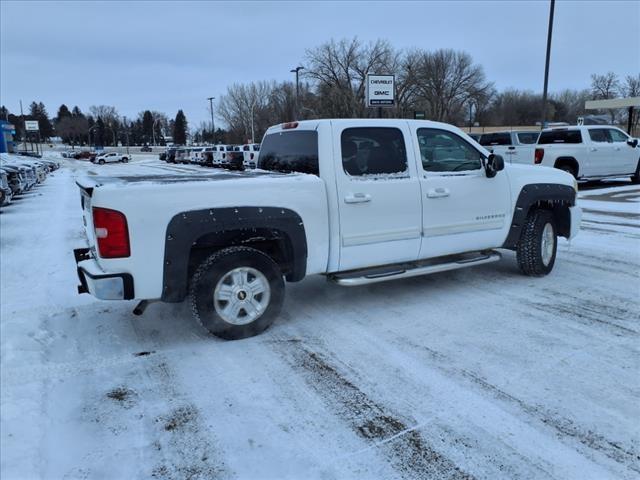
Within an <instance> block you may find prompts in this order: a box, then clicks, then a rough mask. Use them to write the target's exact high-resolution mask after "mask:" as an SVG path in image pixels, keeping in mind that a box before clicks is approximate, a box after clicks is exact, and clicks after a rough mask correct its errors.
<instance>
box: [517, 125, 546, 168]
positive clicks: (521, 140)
mask: <svg viewBox="0 0 640 480" xmlns="http://www.w3.org/2000/svg"><path fill="white" fill-rule="evenodd" d="M513 135H515V137H516V138H515V140H516V142H515V147H516V148H515V153H514V154H513V155H512V157H511V158H512V162H511V163H521V164H523V165H533V164H534V152H535V148H536V143H537V142H538V136H539V135H540V132H517V133H514V134H513Z"/></svg>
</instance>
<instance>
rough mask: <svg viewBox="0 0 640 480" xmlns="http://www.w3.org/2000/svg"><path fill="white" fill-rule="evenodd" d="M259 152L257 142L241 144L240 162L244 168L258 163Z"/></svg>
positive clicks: (253, 166)
mask: <svg viewBox="0 0 640 480" xmlns="http://www.w3.org/2000/svg"><path fill="white" fill-rule="evenodd" d="M259 152H260V144H259V143H248V144H245V145H242V154H243V155H244V158H243V161H242V163H243V165H244V168H245V169H247V168H256V165H257V164H258V155H259Z"/></svg>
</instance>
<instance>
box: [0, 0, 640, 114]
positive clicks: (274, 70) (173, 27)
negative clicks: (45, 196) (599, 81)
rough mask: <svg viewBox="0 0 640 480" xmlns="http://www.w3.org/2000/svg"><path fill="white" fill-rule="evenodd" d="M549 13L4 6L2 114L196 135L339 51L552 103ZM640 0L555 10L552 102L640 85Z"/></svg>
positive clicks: (499, 5)
mask: <svg viewBox="0 0 640 480" xmlns="http://www.w3.org/2000/svg"><path fill="white" fill-rule="evenodd" d="M548 13H549V3H548V1H543V0H541V1H533V2H522V1H513V2H507V1H504V2H488V1H487V2H484V1H472V2H463V1H460V2H442V3H439V2H407V3H403V2H374V1H360V2H351V3H346V2H340V3H338V2H336V3H333V2H302V1H299V2H233V3H231V2H229V3H227V2H204V1H198V2H192V3H190V2H169V1H158V2H153V1H146V2H139V3H134V2H121V3H120V2H105V3H99V2H93V1H92V2H79V1H73V2H68V3H65V2H49V1H46V2H34V1H30V2H12V1H5V0H2V1H1V2H0V22H1V29H0V30H1V33H0V35H1V38H0V40H1V42H0V53H1V65H0V103H2V104H4V105H6V106H7V108H8V109H9V110H10V111H11V112H14V113H19V100H20V99H22V101H23V103H24V104H25V106H26V105H28V104H29V103H30V102H31V101H32V100H37V101H42V102H44V103H45V105H46V107H47V109H48V111H49V114H50V115H51V116H54V115H55V113H56V112H57V109H58V107H59V106H60V104H61V103H65V104H66V105H67V106H69V108H71V107H72V106H74V105H78V106H80V108H81V109H82V110H83V111H85V110H87V109H88V107H89V106H90V105H96V104H106V105H114V106H115V107H116V108H117V109H118V111H119V112H120V114H121V115H126V116H128V117H135V116H136V115H137V113H138V112H139V111H141V110H143V109H151V110H159V111H163V112H165V113H167V115H169V116H170V117H173V116H175V113H176V111H177V110H178V109H179V108H182V109H183V110H184V112H185V114H186V116H187V119H188V120H189V122H190V125H191V126H196V125H197V124H198V123H200V122H201V121H204V120H207V119H208V118H209V113H208V102H207V101H206V97H209V96H216V97H217V96H219V95H221V94H223V93H224V92H225V90H226V87H227V86H228V85H230V84H232V83H235V82H250V81H253V80H272V79H273V80H285V79H292V78H293V74H291V73H289V71H290V70H291V68H293V67H295V66H297V65H300V64H301V65H304V54H305V50H306V49H308V48H312V47H314V46H317V45H320V44H321V43H323V42H325V41H327V40H329V39H331V38H332V37H333V38H335V39H340V38H343V37H348V38H351V37H353V36H357V37H358V38H360V39H361V40H364V41H369V40H375V39H377V38H384V39H387V40H389V41H390V42H391V44H392V45H393V46H394V47H396V48H410V47H419V48H423V49H438V48H453V49H458V50H466V51H467V52H469V53H470V54H471V55H472V57H473V59H474V60H475V61H476V62H477V63H479V64H481V65H482V66H483V67H484V70H485V73H486V75H487V78H488V79H489V80H491V81H493V82H495V85H496V87H497V88H498V89H504V88H506V87H514V88H518V89H530V90H535V91H542V84H543V72H544V55H545V45H546V36H547V22H548ZM638 32H640V2H639V1H622V2H617V1H586V2H579V1H558V2H557V3H556V14H555V25H554V32H553V47H552V55H551V73H550V78H549V89H550V91H558V90H561V89H563V88H586V87H588V86H589V82H590V79H589V76H590V74H591V73H605V72H608V71H613V72H616V73H617V74H619V75H620V76H621V77H624V76H625V75H628V74H638V73H640V34H639V33H638Z"/></svg>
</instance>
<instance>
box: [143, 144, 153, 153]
mask: <svg viewBox="0 0 640 480" xmlns="http://www.w3.org/2000/svg"><path fill="white" fill-rule="evenodd" d="M140 151H141V152H152V151H153V148H151V147H150V146H149V145H143V146H142V148H140Z"/></svg>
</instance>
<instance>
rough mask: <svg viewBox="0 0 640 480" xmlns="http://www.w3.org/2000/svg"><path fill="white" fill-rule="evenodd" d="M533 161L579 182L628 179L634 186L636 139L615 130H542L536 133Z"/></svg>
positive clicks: (638, 162) (639, 179) (639, 177)
mask: <svg viewBox="0 0 640 480" xmlns="http://www.w3.org/2000/svg"><path fill="white" fill-rule="evenodd" d="M534 162H535V164H537V165H545V166H548V167H555V168H559V169H560V170H564V171H565V172H568V173H570V174H571V175H573V176H574V177H575V178H577V179H579V180H600V179H603V178H607V177H622V176H630V177H631V180H632V181H633V182H634V183H640V147H638V139H637V138H631V137H630V136H629V135H627V134H626V133H625V132H624V131H622V130H620V129H619V128H616V127H610V126H603V125H588V126H587V125H585V126H576V127H566V128H551V129H545V130H543V131H542V132H541V133H540V138H539V139H538V143H537V145H536V149H535V153H534Z"/></svg>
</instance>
